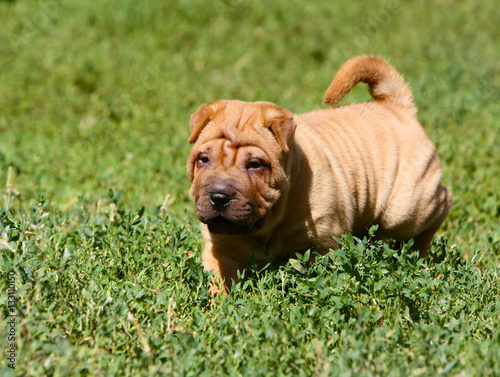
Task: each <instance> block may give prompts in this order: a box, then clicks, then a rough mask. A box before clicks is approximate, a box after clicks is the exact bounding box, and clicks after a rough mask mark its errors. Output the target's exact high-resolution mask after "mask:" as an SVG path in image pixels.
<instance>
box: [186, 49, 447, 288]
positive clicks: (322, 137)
mask: <svg viewBox="0 0 500 377" xmlns="http://www.w3.org/2000/svg"><path fill="white" fill-rule="evenodd" d="M358 82H364V83H367V84H368V86H369V90H370V93H371V96H372V97H373V100H371V101H369V102H366V103H356V104H350V105H345V106H340V107H336V105H337V104H338V102H339V101H340V100H341V99H342V98H343V97H344V96H345V95H346V94H347V93H348V92H349V91H350V90H351V89H352V88H353V87H354V86H355V85H356V84H357V83H358ZM324 102H325V103H326V104H328V105H331V106H332V107H331V108H327V109H320V110H315V111H312V112H309V113H306V114H300V115H295V114H293V113H292V112H290V111H288V110H285V109H282V108H280V107H278V106H277V105H275V104H273V103H269V102H242V101H236V100H219V101H215V102H212V103H209V104H204V105H201V106H200V107H199V108H198V110H197V111H196V112H195V113H194V114H193V115H192V116H191V136H190V138H189V142H190V143H193V146H192V150H191V153H190V156H189V159H188V163H187V173H188V177H189V179H190V181H191V183H192V185H191V190H190V195H191V197H192V198H193V200H194V202H195V203H196V211H197V214H198V218H199V219H200V221H201V222H202V234H203V240H204V249H203V256H202V260H203V266H204V268H205V269H206V270H213V271H214V273H215V275H216V276H218V279H219V280H220V281H223V282H224V283H225V285H222V286H223V287H224V288H223V290H224V291H225V290H226V289H229V288H230V287H231V285H232V283H233V282H235V281H237V277H238V274H237V271H238V270H243V269H244V268H245V267H246V266H247V265H248V262H249V261H250V260H251V259H253V260H255V261H257V262H258V263H267V262H273V261H276V260H279V259H283V258H287V257H289V256H293V255H295V253H296V252H304V251H306V250H307V249H308V248H310V247H312V246H314V247H316V248H317V249H318V250H320V252H321V253H327V252H328V251H329V250H330V249H335V248H337V247H338V244H337V243H336V241H335V240H334V238H333V237H332V236H337V237H338V236H341V235H342V234H343V233H346V232H350V233H352V234H354V235H357V236H360V237H361V236H363V234H366V232H367V229H368V228H370V227H371V226H372V225H375V224H377V225H378V230H377V234H376V236H377V237H378V238H379V239H383V240H388V239H393V240H396V241H407V240H410V239H412V238H413V239H414V244H413V249H414V250H418V251H419V253H420V256H422V257H423V256H425V255H426V254H427V251H428V249H429V246H430V244H431V241H432V238H433V236H434V234H435V232H436V231H437V229H438V228H439V226H440V225H441V223H442V222H443V220H444V219H445V217H446V216H447V214H448V211H449V208H450V205H451V201H452V199H451V195H450V193H449V191H448V190H447V189H446V188H445V187H443V186H442V184H441V179H442V170H441V166H440V161H439V158H438V155H437V153H436V148H435V146H434V145H433V143H432V141H431V140H430V139H429V137H428V136H427V135H426V133H425V131H424V129H423V128H422V126H421V125H420V124H419V122H418V120H417V116H416V115H417V109H416V108H415V106H414V104H413V96H412V92H411V90H410V89H409V87H408V86H407V85H406V84H405V82H404V80H403V78H402V77H401V76H400V75H399V74H398V72H397V71H396V70H395V69H394V67H392V66H391V65H390V64H389V63H387V62H386V61H384V60H382V59H380V58H377V57H371V56H359V57H355V58H353V59H350V60H349V61H347V62H346V63H345V64H344V65H343V66H342V67H341V68H340V70H339V72H338V73H337V75H336V76H335V78H334V79H333V81H332V83H331V84H330V86H329V88H328V89H327V91H326V93H325V96H324ZM217 291H218V288H217V286H216V285H214V286H213V287H212V292H217Z"/></svg>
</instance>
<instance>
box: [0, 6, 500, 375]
mask: <svg viewBox="0 0 500 377" xmlns="http://www.w3.org/2000/svg"><path fill="white" fill-rule="evenodd" d="M0 14H1V25H0V255H1V259H0V274H1V278H0V352H1V355H2V356H1V357H0V359H1V361H0V375H2V376H158V375H166V376H170V375H172V376H205V375H206V376H216V375H243V376H282V375H283V376H351V375H356V376H373V375H378V376H497V375H499V374H500V328H499V325H498V324H499V323H500V299H499V298H500V279H499V272H500V271H499V270H500V221H499V218H500V190H499V183H500V182H499V177H500V163H499V162H500V137H499V136H500V121H499V120H498V119H500V63H499V62H500V48H499V46H500V33H499V32H498V20H499V19H500V8H499V7H498V4H497V2H496V1H493V0H485V1H482V2H477V1H473V0H462V1H453V0H434V1H431V0H422V1H401V0H399V1H398V0H387V1H384V0H374V1H373V0H372V1H368V0H360V1H357V2H338V1H337V2H333V1H330V2H328V1H322V2H320V1H309V2H299V1H285V0H277V1H272V2H260V1H254V2H250V1H242V0H215V1H213V2H203V1H201V0H180V1H177V2H174V1H160V0H149V1H147V2H146V1H143V2H137V1H132V0H123V1H120V2H116V1H114V2H113V1H110V0H98V1H95V2H83V1H80V2H78V1H72V0H42V1H34V0H17V1H16V0H0ZM359 54H375V55H380V56H382V57H384V58H386V59H388V60H389V61H390V62H391V63H392V64H393V65H394V66H395V67H396V68H397V69H398V70H399V71H400V72H401V73H402V74H403V75H404V77H405V79H406V81H407V82H408V83H409V84H410V86H411V87H412V89H413V91H414V96H415V101H416V104H417V106H418V108H419V119H420V121H421V123H422V125H423V127H424V128H425V129H426V131H427V133H428V134H429V136H430V137H431V139H432V140H433V141H434V142H435V144H436V147H437V150H438V154H439V155H440V158H441V162H442V166H443V171H444V179H443V181H444V184H445V185H446V186H447V187H449V188H450V189H451V191H452V193H453V196H454V203H453V207H452V209H451V211H450V214H449V216H448V218H447V220H446V221H445V223H444V224H443V226H442V228H441V229H440V231H439V232H438V234H437V236H436V238H435V240H434V242H433V245H432V248H431V251H430V255H429V256H428V257H427V258H425V259H423V260H419V259H417V257H416V255H415V254H412V253H410V252H408V249H409V246H410V245H406V246H405V247H404V248H403V249H402V250H393V248H392V247H391V245H382V244H380V243H378V242H377V241H375V240H374V239H371V238H370V237H367V238H365V239H356V238H353V237H352V236H350V235H344V236H343V238H342V247H341V248H340V249H339V250H337V251H332V252H331V253H330V254H328V255H327V256H325V257H318V258H316V260H315V261H313V262H311V260H310V258H311V257H312V256H313V254H314V250H311V251H310V252H307V253H306V254H305V255H304V256H297V258H296V259H293V260H291V261H290V262H288V263H286V264H283V265H277V266H266V267H265V268H257V267H255V266H254V267H253V268H251V269H249V270H248V271H246V272H245V277H246V280H245V281H244V283H240V284H238V285H236V286H235V287H234V289H233V290H232V292H231V293H230V294H229V295H228V296H227V297H216V298H214V297H212V296H210V295H209V294H208V283H209V281H210V276H209V274H208V273H206V272H204V271H203V268H202V266H201V246H202V244H201V234H200V228H199V224H198V220H197V219H196V214H195V210H194V205H193V203H192V202H191V201H190V199H189V197H188V190H189V182H188V180H187V178H186V173H185V165H186V159H187V156H188V153H189V149H190V145H189V144H188V142H187V139H188V136H189V116H190V114H191V113H193V112H194V111H195V110H196V109H197V107H198V106H199V105H200V104H202V103H206V102H211V101H213V100H216V99H220V98H226V99H241V100H246V101H257V100H266V101H271V102H274V103H276V104H278V105H279V106H281V107H283V108H288V109H290V110H292V111H293V112H295V113H301V112H306V111H309V110H312V109H316V108H321V107H322V106H323V105H322V104H321V100H322V96H323V93H324V91H325V90H326V88H327V87H328V85H329V83H330V81H331V79H332V78H333V76H334V74H335V72H336V70H337V69H338V68H339V67H340V65H341V64H342V63H343V62H344V61H345V60H347V59H348V58H350V57H352V56H355V55H359ZM368 99H369V95H368V93H367V90H366V87H365V86H362V85H361V86H360V87H359V88H356V89H355V90H353V92H352V93H351V94H349V96H348V97H347V98H346V100H345V101H344V102H355V101H364V100H368ZM11 337H13V338H11ZM9 338H11V339H12V340H9ZM10 366H15V369H12V368H11V367H10Z"/></svg>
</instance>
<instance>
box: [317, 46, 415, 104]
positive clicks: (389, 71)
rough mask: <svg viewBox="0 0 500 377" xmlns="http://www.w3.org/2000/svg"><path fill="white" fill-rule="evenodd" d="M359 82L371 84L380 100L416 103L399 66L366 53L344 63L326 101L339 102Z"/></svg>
mask: <svg viewBox="0 0 500 377" xmlns="http://www.w3.org/2000/svg"><path fill="white" fill-rule="evenodd" d="M358 82H364V83H367V84H368V85H369V90H370V94H371V95H372V97H373V99H374V100H376V101H389V102H391V103H394V104H398V105H402V106H408V107H414V105H413V94H412V92H411V90H410V88H409V87H408V85H406V83H405V81H404V79H403V77H401V75H400V74H399V73H398V72H397V71H396V69H395V68H394V67H393V66H392V65H390V64H389V63H387V62H386V61H385V60H383V59H381V58H377V57H374V56H366V55H364V56H357V57H355V58H352V59H350V60H348V61H347V62H345V63H344V65H342V67H340V69H339V71H338V72H337V75H335V77H334V78H333V81H332V83H331V84H330V86H329V87H328V89H327V90H326V92H325V96H324V97H323V101H324V102H325V103H326V104H328V105H331V106H334V105H336V104H338V103H339V102H340V100H341V99H342V98H344V96H345V95H346V94H347V93H348V92H349V91H350V90H351V89H352V88H353V87H354V86H355V85H356V84H357V83H358Z"/></svg>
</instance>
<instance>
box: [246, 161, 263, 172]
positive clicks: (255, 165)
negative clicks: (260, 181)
mask: <svg viewBox="0 0 500 377" xmlns="http://www.w3.org/2000/svg"><path fill="white" fill-rule="evenodd" d="M266 166H267V165H266V164H265V163H264V162H263V161H261V160H258V159H253V160H250V161H249V162H248V164H247V170H259V169H264V168H265V167H266Z"/></svg>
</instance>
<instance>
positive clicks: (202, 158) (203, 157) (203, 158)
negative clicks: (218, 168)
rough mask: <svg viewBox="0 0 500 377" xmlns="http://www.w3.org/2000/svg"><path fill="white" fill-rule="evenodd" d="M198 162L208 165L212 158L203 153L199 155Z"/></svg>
mask: <svg viewBox="0 0 500 377" xmlns="http://www.w3.org/2000/svg"><path fill="white" fill-rule="evenodd" d="M198 163H199V164H201V165H208V164H209V163H210V159H209V158H208V156H207V155H201V156H200V157H198Z"/></svg>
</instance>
